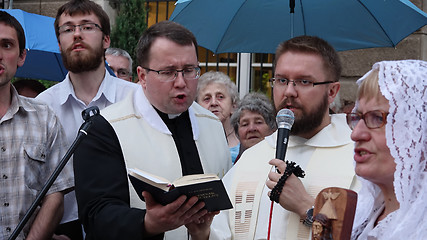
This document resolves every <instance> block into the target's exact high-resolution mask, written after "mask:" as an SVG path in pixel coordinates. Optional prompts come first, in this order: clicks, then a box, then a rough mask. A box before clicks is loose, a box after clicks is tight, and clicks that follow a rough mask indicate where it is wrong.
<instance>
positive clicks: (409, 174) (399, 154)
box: [352, 60, 427, 240]
mask: <svg viewBox="0 0 427 240" xmlns="http://www.w3.org/2000/svg"><path fill="white" fill-rule="evenodd" d="M373 69H379V86H380V90H381V93H382V94H383V95H384V96H385V98H386V99H387V100H388V101H389V104H390V109H389V115H388V117H387V125H386V139H387V146H388V147H389V148H390V153H391V155H392V156H393V157H394V159H395V162H396V172H395V174H394V189H395V193H396V197H397V200H398V201H399V203H400V208H399V209H398V210H396V211H395V212H393V213H391V214H389V215H388V216H387V217H386V218H385V219H384V220H382V221H381V222H380V223H379V224H378V225H377V226H376V227H375V228H374V229H373V230H372V231H371V232H370V233H369V239H387V240H388V239H425V238H426V236H427V221H426V219H427V217H426V216H427V62H425V61H419V60H403V61H383V62H379V63H376V64H375V65H374V66H373ZM365 76H367V75H365ZM363 79H364V77H363V78H361V79H360V80H359V81H363ZM359 81H358V82H359ZM361 181H362V183H363V187H362V189H361V191H360V192H359V201H358V206H357V210H356V217H355V222H354V228H353V237H352V238H355V237H356V236H358V235H359V234H360V233H361V232H362V231H363V229H364V227H365V226H366V220H367V219H368V218H369V216H370V215H371V214H372V212H373V208H374V202H375V199H377V198H378V196H379V195H380V194H381V191H380V189H379V188H378V187H377V186H376V185H374V184H372V183H371V182H369V181H366V180H363V179H361ZM364 225H365V226H364ZM371 236H372V238H371Z"/></svg>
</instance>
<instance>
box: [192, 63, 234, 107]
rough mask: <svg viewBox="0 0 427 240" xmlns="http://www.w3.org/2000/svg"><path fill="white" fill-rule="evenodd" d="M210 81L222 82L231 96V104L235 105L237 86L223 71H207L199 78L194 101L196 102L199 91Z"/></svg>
mask: <svg viewBox="0 0 427 240" xmlns="http://www.w3.org/2000/svg"><path fill="white" fill-rule="evenodd" d="M211 83H219V84H224V86H225V87H226V89H227V90H228V94H230V97H231V104H233V105H236V106H237V104H238V103H239V92H238V91H237V86H236V84H234V82H232V81H231V79H230V77H229V76H227V74H225V73H223V72H215V71H209V72H206V73H204V74H202V76H200V78H199V82H198V84H197V97H196V102H198V99H199V94H200V91H202V90H203V89H204V88H205V87H206V86H207V85H209V84H211Z"/></svg>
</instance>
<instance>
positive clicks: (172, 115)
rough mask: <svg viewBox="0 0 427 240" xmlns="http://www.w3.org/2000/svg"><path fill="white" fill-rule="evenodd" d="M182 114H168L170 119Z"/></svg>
mask: <svg viewBox="0 0 427 240" xmlns="http://www.w3.org/2000/svg"><path fill="white" fill-rule="evenodd" d="M180 115H181V113H178V114H168V118H169V119H174V118H177V117H179V116H180Z"/></svg>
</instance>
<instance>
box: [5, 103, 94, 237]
mask: <svg viewBox="0 0 427 240" xmlns="http://www.w3.org/2000/svg"><path fill="white" fill-rule="evenodd" d="M95 115H99V108H98V107H97V106H93V107H90V108H87V109H85V110H83V111H82V117H83V120H85V122H84V123H83V124H82V125H81V127H80V129H79V132H78V134H77V137H76V139H75V140H74V142H73V144H71V146H70V148H69V149H68V151H67V153H66V154H65V155H64V157H63V158H62V159H61V161H60V162H59V164H58V166H57V167H56V168H55V170H54V171H53V173H52V175H51V176H50V177H49V179H48V180H47V181H46V183H45V184H44V186H43V188H42V189H41V191H40V192H39V193H38V194H37V196H36V199H35V200H34V201H33V203H32V204H31V206H30V208H29V209H28V210H27V212H26V213H25V215H24V217H23V218H22V219H21V221H20V222H19V223H18V225H17V226H16V228H15V230H14V231H13V233H12V235H10V237H9V238H8V240H15V239H16V238H17V237H18V235H19V233H20V232H21V231H22V229H23V228H24V226H25V224H26V223H27V222H28V220H29V219H30V217H31V215H33V213H34V211H35V210H36V208H37V206H38V205H39V204H40V202H41V201H42V200H43V198H44V197H45V195H46V193H47V191H48V190H49V188H50V187H51V186H52V184H53V183H54V182H55V180H56V178H57V177H58V175H59V174H60V173H61V171H62V169H64V167H65V165H66V164H67V162H68V160H69V159H70V157H71V156H72V155H73V154H74V151H75V150H76V148H77V146H78V145H79V144H80V142H81V141H82V140H83V138H84V137H86V136H87V131H88V130H89V128H90V127H91V126H92V121H91V118H92V117H93V116H95Z"/></svg>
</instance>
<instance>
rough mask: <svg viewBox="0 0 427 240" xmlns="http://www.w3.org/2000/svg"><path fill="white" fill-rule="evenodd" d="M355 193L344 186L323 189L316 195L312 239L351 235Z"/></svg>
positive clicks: (345, 239)
mask: <svg viewBox="0 0 427 240" xmlns="http://www.w3.org/2000/svg"><path fill="white" fill-rule="evenodd" d="M356 202H357V193H356V192H354V191H351V190H348V189H344V188H337V187H330V188H325V189H323V190H322V191H321V192H320V193H319V194H318V195H317V197H316V201H315V204H314V211H313V215H314V217H313V226H312V240H332V239H337V240H347V239H350V237H351V229H352V227H353V220H354V214H355V210H356Z"/></svg>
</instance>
